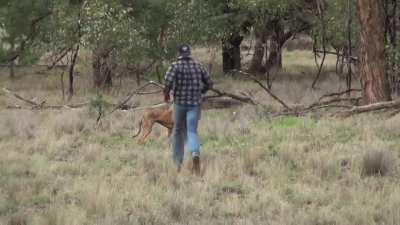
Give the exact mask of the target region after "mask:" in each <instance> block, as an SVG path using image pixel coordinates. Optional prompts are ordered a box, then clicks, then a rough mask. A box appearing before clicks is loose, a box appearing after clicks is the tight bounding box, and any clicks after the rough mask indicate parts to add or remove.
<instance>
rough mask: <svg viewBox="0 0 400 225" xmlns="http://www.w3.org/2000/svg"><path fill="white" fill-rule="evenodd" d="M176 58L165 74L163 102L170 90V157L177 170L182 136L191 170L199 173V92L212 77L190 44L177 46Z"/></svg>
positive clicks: (167, 99) (204, 89)
mask: <svg viewBox="0 0 400 225" xmlns="http://www.w3.org/2000/svg"><path fill="white" fill-rule="evenodd" d="M178 54H179V56H178V59H177V61H175V62H173V63H172V65H171V66H170V67H169V69H168V71H167V73H166V75H165V86H166V87H165V90H164V97H165V101H166V102H169V100H170V92H171V91H172V92H173V96H174V115H173V116H174V121H175V125H174V133H173V140H172V148H173V160H174V162H175V164H176V165H177V167H178V171H180V168H181V165H182V162H183V156H184V145H185V139H186V138H187V146H188V149H189V151H190V154H191V156H192V160H193V167H192V172H193V173H195V174H196V175H199V174H200V142H199V137H198V134H197V126H198V121H199V119H200V104H201V95H202V94H205V93H206V92H207V90H209V89H210V88H211V87H212V80H211V78H210V76H209V74H208V73H207V71H206V70H205V69H204V68H203V66H202V65H201V64H199V63H197V62H196V61H194V60H193V59H192V57H191V56H190V54H191V49H190V45H188V44H182V45H180V46H178Z"/></svg>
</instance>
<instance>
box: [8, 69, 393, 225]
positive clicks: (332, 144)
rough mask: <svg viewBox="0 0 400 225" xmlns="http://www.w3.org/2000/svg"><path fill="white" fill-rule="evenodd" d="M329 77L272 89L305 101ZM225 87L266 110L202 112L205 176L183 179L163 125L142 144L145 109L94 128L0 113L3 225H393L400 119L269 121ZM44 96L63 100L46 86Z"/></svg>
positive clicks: (63, 119) (80, 115) (261, 97)
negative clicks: (137, 134)
mask: <svg viewBox="0 0 400 225" xmlns="http://www.w3.org/2000/svg"><path fill="white" fill-rule="evenodd" d="M293 63H294V62H293ZM294 76H295V75H294ZM49 79H51V78H49ZM21 81H23V78H21ZM332 81H337V82H338V86H340V85H342V83H341V82H340V80H338V79H337V78H336V77H334V76H333V77H328V78H326V79H325V80H323V81H322V82H321V84H320V87H321V89H320V90H317V91H312V90H310V89H309V88H308V84H309V83H310V79H306V78H301V79H288V80H284V79H282V80H281V79H278V80H277V81H276V83H275V84H274V87H273V89H274V91H275V92H276V93H277V94H278V95H280V96H282V97H283V98H284V99H285V100H286V101H288V102H290V104H300V103H303V102H308V101H312V100H313V99H315V98H317V97H318V96H319V95H320V94H322V93H324V92H329V91H335V90H337V89H338V88H337V87H332V85H330V82H332ZM41 82H42V80H41ZM19 83H21V82H19ZM22 83H23V82H22ZM239 83H240V85H238V84H239ZM4 84H5V85H8V83H7V82H5V83H4ZM12 85H14V86H13V87H14V88H15V89H16V90H21V91H23V90H22V88H21V89H19V88H18V84H16V83H14V84H12ZM34 85H36V84H33V86H34ZM218 85H219V86H220V87H223V88H224V89H228V90H232V91H236V92H240V91H248V92H252V93H253V95H254V96H255V98H257V100H258V101H260V102H262V103H263V104H265V105H267V107H264V108H253V107H249V106H244V107H241V108H232V109H227V110H210V111H205V112H204V113H203V115H202V120H201V123H200V128H199V129H200V137H201V140H202V166H203V168H202V176H201V177H195V176H192V175H191V174H190V169H189V168H190V161H189V160H186V161H185V167H184V169H183V171H182V172H181V173H180V174H177V173H176V171H175V168H174V166H173V164H172V162H171V153H170V151H169V146H168V140H167V137H166V132H165V130H164V129H163V128H160V127H159V126H157V127H155V129H154V132H153V133H152V135H150V138H149V140H148V142H147V143H146V144H145V145H144V146H140V145H137V144H136V141H135V140H133V139H132V138H131V135H132V132H133V129H134V128H135V125H136V124H137V121H138V119H139V118H140V115H141V113H140V112H135V113H133V112H117V113H114V114H112V115H111V116H110V117H107V118H106V119H105V120H104V121H103V124H102V126H101V127H95V126H94V118H95V116H94V115H93V114H92V113H90V112H89V111H88V110H69V111H68V110H64V111H43V112H39V111H20V110H17V111H13V110H6V109H4V110H2V111H0V113H1V117H0V139H1V141H0V152H1V154H2V157H0V224H13V225H15V224H29V225H54V224H58V225H64V224H65V225H82V224H88V225H89V224H101V225H111V224H119V225H125V224H126V225H128V224H140V225H149V224H154V225H155V224H157V225H159V224H161V225H162V224H165V225H171V224H176V225H179V224H182V225H183V224H190V225H202V224H217V225H225V224H238V225H256V224H272V225H274V224H276V225H278V224H279V225H282V224H285V225H292V224H293V225H294V224H296V225H297V224H300V225H309V224H320V225H323V224H327V225H328V224H330V225H331V224H340V225H354V224H371V225H372V224H376V225H380V224H388V225H397V224H398V221H400V216H399V215H400V211H399V209H400V205H399V202H400V188H399V187H400V183H399V180H398V178H399V174H398V169H397V168H398V165H397V163H398V159H397V158H398V156H399V153H400V151H399V149H400V135H399V132H398V131H399V129H400V128H399V125H397V124H400V123H399V120H400V116H396V117H392V118H390V119H385V118H378V117H377V116H376V115H364V116H359V117H355V118H349V119H346V120H336V119H330V118H321V119H320V120H318V121H316V120H314V119H312V118H307V117H306V118H295V117H287V118H280V119H273V120H270V119H268V117H267V116H266V115H267V112H268V111H269V110H274V109H278V107H279V105H277V104H276V103H275V102H273V101H272V100H271V99H269V98H268V97H267V95H266V94H265V93H264V92H263V91H259V89H258V88H256V86H255V85H254V84H252V83H248V82H242V81H237V80H235V79H227V80H225V81H222V80H219V81H218ZM124 91H127V89H122V90H121V93H125V92H124ZM26 93H28V91H27V92H26ZM31 93H32V95H36V92H35V90H33V89H32V90H31ZM40 93H41V94H40ZM79 93H82V92H81V91H80V92H79ZM37 94H39V95H42V96H51V97H49V98H51V99H53V100H54V101H59V99H60V98H59V97H60V95H59V93H56V92H54V89H51V88H50V89H46V88H44V89H42V90H40V91H37ZM121 95H122V94H119V95H116V96H117V97H115V96H107V97H108V98H110V99H113V100H115V99H116V98H119V97H120V96H121ZM79 98H81V99H85V98H84V96H78V97H77V99H79ZM159 99H160V98H159V96H153V97H147V98H138V99H135V101H138V102H143V103H145V104H150V103H151V102H157V101H159ZM8 101H9V100H8V99H5V98H4V97H3V96H0V102H2V103H5V104H8V103H7V102H8ZM2 106H3V105H2ZM377 150H382V151H378V153H369V152H376V151H377ZM389 150H390V152H388V151H389ZM370 162H371V163H370ZM188 167H189V168H188ZM376 168H378V169H376ZM367 170H368V171H369V170H371V171H377V170H378V171H379V173H380V174H381V175H385V176H366V175H367V174H366V171H367ZM383 171H385V172H384V173H383Z"/></svg>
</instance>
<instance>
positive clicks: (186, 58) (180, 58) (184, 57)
mask: <svg viewBox="0 0 400 225" xmlns="http://www.w3.org/2000/svg"><path fill="white" fill-rule="evenodd" d="M191 59H192V58H191V57H190V56H178V60H191Z"/></svg>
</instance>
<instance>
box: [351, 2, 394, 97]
mask: <svg viewBox="0 0 400 225" xmlns="http://www.w3.org/2000/svg"><path fill="white" fill-rule="evenodd" d="M358 7H359V10H360V13H359V17H360V22H361V45H360V50H361V52H360V74H361V84H362V87H363V100H364V103H365V104H372V103H376V102H381V101H389V100H390V99H391V96H390V87H389V82H388V78H387V75H386V71H385V64H386V61H385V56H386V55H385V33H384V29H383V28H384V18H383V2H382V0H358Z"/></svg>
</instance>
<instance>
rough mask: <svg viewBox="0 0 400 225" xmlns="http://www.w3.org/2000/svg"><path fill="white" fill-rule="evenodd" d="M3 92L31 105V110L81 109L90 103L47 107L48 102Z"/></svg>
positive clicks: (11, 92)
mask: <svg viewBox="0 0 400 225" xmlns="http://www.w3.org/2000/svg"><path fill="white" fill-rule="evenodd" d="M3 92H4V93H5V94H6V95H8V96H11V97H14V98H16V99H18V100H21V101H23V102H25V103H26V104H28V105H30V107H31V108H30V109H32V110H41V109H58V110H59V109H77V108H81V107H84V106H87V105H89V102H84V103H78V104H67V105H47V104H46V100H44V101H41V102H36V101H34V100H30V99H27V98H26V97H23V96H21V95H19V94H17V93H15V92H13V91H10V90H8V89H7V88H3ZM7 108H14V109H23V107H21V106H17V107H15V106H8V107H7Z"/></svg>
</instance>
